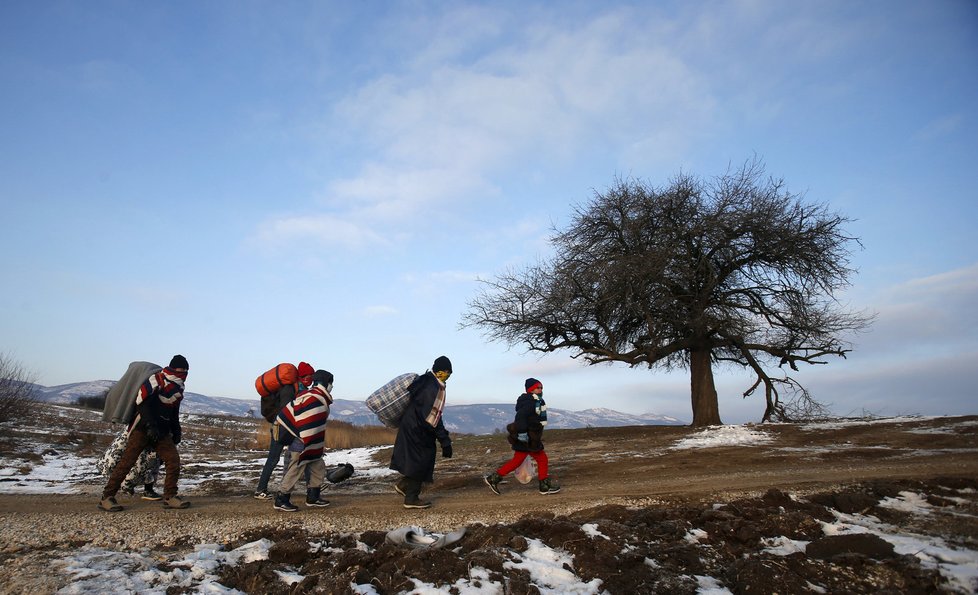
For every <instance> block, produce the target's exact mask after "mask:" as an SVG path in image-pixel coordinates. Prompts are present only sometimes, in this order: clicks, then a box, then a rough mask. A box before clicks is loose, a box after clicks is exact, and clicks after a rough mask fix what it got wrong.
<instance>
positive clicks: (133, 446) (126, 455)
mask: <svg viewBox="0 0 978 595" xmlns="http://www.w3.org/2000/svg"><path fill="white" fill-rule="evenodd" d="M147 443H148V440H146V434H145V433H144V432H142V431H140V430H137V429H135V428H134V429H133V431H132V432H131V433H130V434H129V440H128V441H127V442H126V449H125V450H124V451H122V456H121V457H120V458H119V462H118V463H116V466H115V468H114V469H112V474H111V475H109V481H108V483H106V484H105V488H104V489H103V490H102V499H103V500H105V499H106V498H115V495H116V493H118V491H119V486H121V485H122V481H123V480H124V479H125V478H126V475H129V471H130V470H131V469H132V468H133V466H134V465H135V464H136V461H137V460H138V459H139V455H140V454H141V453H142V452H143V449H145V448H146V445H147Z"/></svg>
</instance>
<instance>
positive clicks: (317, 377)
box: [312, 370, 333, 386]
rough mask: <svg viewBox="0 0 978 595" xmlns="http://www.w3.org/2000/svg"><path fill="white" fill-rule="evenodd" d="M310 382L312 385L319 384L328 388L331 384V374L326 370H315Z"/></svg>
mask: <svg viewBox="0 0 978 595" xmlns="http://www.w3.org/2000/svg"><path fill="white" fill-rule="evenodd" d="M312 382H313V384H316V383H319V384H322V385H323V386H329V385H330V384H332V383H333V374H332V373H331V372H327V371H326V370H316V373H315V374H313V375H312Z"/></svg>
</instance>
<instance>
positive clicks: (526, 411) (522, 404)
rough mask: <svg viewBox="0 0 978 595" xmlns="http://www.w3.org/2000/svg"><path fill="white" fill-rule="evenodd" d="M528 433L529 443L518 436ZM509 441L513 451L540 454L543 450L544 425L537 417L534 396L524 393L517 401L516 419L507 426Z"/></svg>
mask: <svg viewBox="0 0 978 595" xmlns="http://www.w3.org/2000/svg"><path fill="white" fill-rule="evenodd" d="M522 432H526V433H527V435H528V436H529V438H530V441H529V442H522V441H520V440H518V439H517V438H516V436H517V435H518V434H520V433H522ZM506 433H507V434H508V436H507V439H508V440H509V443H510V444H511V445H512V446H513V450H518V451H521V452H540V451H541V450H543V424H542V423H540V416H539V415H537V403H536V399H534V398H533V395H531V394H529V393H523V394H522V395H520V398H519V399H517V400H516V419H514V420H513V423H511V424H509V425H507V426H506Z"/></svg>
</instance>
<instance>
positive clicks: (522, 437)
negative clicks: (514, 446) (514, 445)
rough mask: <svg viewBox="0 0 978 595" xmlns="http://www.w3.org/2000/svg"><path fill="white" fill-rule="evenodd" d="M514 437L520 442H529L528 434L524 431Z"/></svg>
mask: <svg viewBox="0 0 978 595" xmlns="http://www.w3.org/2000/svg"><path fill="white" fill-rule="evenodd" d="M516 439H517V440H519V441H520V442H525V443H527V444H529V443H530V435H529V434H527V433H526V432H520V433H519V434H517V435H516Z"/></svg>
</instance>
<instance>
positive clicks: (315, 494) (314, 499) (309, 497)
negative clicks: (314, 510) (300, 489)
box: [306, 488, 329, 508]
mask: <svg viewBox="0 0 978 595" xmlns="http://www.w3.org/2000/svg"><path fill="white" fill-rule="evenodd" d="M320 490H322V488H309V489H308V490H306V506H315V507H318V508H326V507H327V506H329V500H323V499H322V498H320V497H319V492H320Z"/></svg>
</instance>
